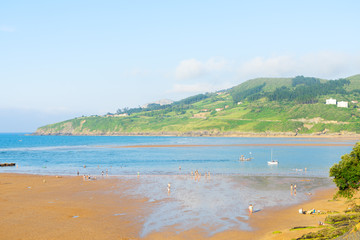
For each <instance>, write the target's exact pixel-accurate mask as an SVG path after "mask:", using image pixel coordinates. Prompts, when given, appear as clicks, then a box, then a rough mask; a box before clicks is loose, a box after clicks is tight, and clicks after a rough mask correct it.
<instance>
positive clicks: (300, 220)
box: [0, 174, 347, 239]
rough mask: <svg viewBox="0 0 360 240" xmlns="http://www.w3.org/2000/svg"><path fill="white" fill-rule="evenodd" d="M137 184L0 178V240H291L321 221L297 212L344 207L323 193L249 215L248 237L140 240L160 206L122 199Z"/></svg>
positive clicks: (163, 235)
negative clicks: (147, 223)
mask: <svg viewBox="0 0 360 240" xmlns="http://www.w3.org/2000/svg"><path fill="white" fill-rule="evenodd" d="M139 184H141V181H139V179H137V177H136V176H134V177H133V178H131V177H130V178H120V179H119V178H116V177H109V178H101V177H98V178H97V180H91V181H83V178H82V177H81V176H79V177H71V176H62V177H61V176H58V177H57V176H42V175H24V174H0V209H1V215H2V217H1V220H0V232H1V239H292V238H295V237H299V236H301V235H302V234H304V233H306V232H310V231H314V229H305V230H296V231H289V229H290V228H293V227H296V226H317V225H318V222H319V221H324V219H325V217H326V214H322V215H301V214H299V213H298V209H299V208H303V209H304V210H309V209H312V208H315V209H319V210H321V211H324V212H326V211H330V210H332V211H343V210H345V209H346V207H347V206H346V204H344V201H329V200H330V199H332V196H333V194H334V193H335V189H334V188H328V189H325V190H320V191H317V192H316V193H315V194H314V195H313V196H312V197H311V199H310V200H309V201H307V202H305V203H302V204H297V205H292V206H290V207H275V208H267V209H263V210H262V211H260V212H257V213H254V214H253V215H252V216H250V218H249V219H248V222H249V225H250V226H251V227H252V230H251V231H244V230H237V229H232V230H226V231H221V232H219V233H216V234H214V235H211V236H209V234H208V231H205V230H204V228H202V229H198V228H192V229H189V230H185V231H182V230H181V229H178V227H177V226H169V227H167V228H166V229H161V231H154V232H151V233H150V234H147V235H146V236H144V237H142V238H141V237H140V234H139V233H140V232H141V229H142V225H143V223H144V219H145V218H146V217H147V216H148V215H149V214H150V213H151V211H152V210H153V209H154V207H155V206H156V205H158V204H164V203H163V202H157V201H148V200H149V199H147V198H146V197H143V198H141V197H140V198H139V197H134V196H131V195H128V194H124V193H125V192H127V191H128V190H129V189H131V188H134V187H137V185H139ZM279 205H280V206H281V204H279ZM212 227H213V226H208V229H209V231H210V230H211V228H212ZM205 229H206V228H205ZM274 231H280V232H281V233H273V232H274Z"/></svg>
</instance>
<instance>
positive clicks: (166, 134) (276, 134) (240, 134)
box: [29, 131, 360, 140]
mask: <svg viewBox="0 0 360 240" xmlns="http://www.w3.org/2000/svg"><path fill="white" fill-rule="evenodd" d="M29 135H33V136H138V137H140V136H143V137H244V138H315V139H316V138H320V139H322V138H335V139H350V140H358V139H360V134H358V133H350V132H349V133H348V132H339V133H309V134H297V133H293V132H265V133H264V132H262V133H255V132H254V133H251V132H219V131H194V132H134V133H117V132H93V133H91V132H85V133H71V132H34V133H31V134H29Z"/></svg>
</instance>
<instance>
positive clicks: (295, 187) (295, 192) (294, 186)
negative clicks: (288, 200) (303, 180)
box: [294, 184, 296, 196]
mask: <svg viewBox="0 0 360 240" xmlns="http://www.w3.org/2000/svg"><path fill="white" fill-rule="evenodd" d="M294 196H296V184H294Z"/></svg>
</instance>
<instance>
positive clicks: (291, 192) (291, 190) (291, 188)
mask: <svg viewBox="0 0 360 240" xmlns="http://www.w3.org/2000/svg"><path fill="white" fill-rule="evenodd" d="M293 189H294V187H293V185H292V184H291V185H290V194H291V195H293Z"/></svg>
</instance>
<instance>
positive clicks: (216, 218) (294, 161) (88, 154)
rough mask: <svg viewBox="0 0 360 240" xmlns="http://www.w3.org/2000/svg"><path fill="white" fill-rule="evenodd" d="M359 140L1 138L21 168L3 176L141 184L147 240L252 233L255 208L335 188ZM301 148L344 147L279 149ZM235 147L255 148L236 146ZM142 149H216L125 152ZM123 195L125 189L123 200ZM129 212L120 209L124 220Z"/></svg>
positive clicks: (0, 156) (6, 154) (6, 158)
mask: <svg viewBox="0 0 360 240" xmlns="http://www.w3.org/2000/svg"><path fill="white" fill-rule="evenodd" d="M355 142H356V141H354V140H339V139H309V138H296V139H295V138H220V137H144V136H141V137H140V136H139V137H136V136H32V135H27V134H0V162H1V163H2V162H15V163H16V164H17V166H16V167H2V168H0V172H3V173H4V172H12V173H30V174H44V175H60V174H61V175H76V173H77V171H79V172H80V175H83V174H90V175H101V172H102V171H104V172H106V170H108V173H109V175H110V176H114V175H115V176H118V177H119V178H128V179H135V180H136V181H138V182H140V183H141V184H136V186H135V187H134V188H130V189H129V190H128V191H127V192H125V194H126V195H128V196H130V197H133V198H143V197H146V198H147V199H148V202H149V204H151V203H154V204H152V211H151V212H150V213H149V215H148V216H145V217H144V218H143V226H142V230H141V232H140V233H139V236H140V237H144V236H146V235H148V234H150V233H152V232H156V231H162V230H164V229H166V228H167V227H169V226H176V229H178V231H180V232H181V231H185V230H188V229H191V228H194V227H198V228H200V229H204V230H205V231H206V232H208V233H209V234H210V235H212V234H215V233H217V232H221V231H224V230H228V229H242V230H247V231H248V230H252V226H250V225H249V221H248V220H249V216H248V214H247V207H248V204H250V203H251V204H253V205H254V209H255V210H256V211H262V210H263V209H266V208H271V207H278V206H286V205H290V204H298V203H301V202H303V201H305V200H307V199H309V197H310V196H309V194H308V193H310V192H314V191H315V190H316V189H319V188H323V187H329V186H333V185H332V183H331V179H329V178H328V172H329V168H330V167H331V166H332V165H333V164H334V163H337V162H338V161H339V160H340V159H341V156H342V155H343V154H345V153H349V152H350V151H351V150H352V146H353V145H354V144H355ZM302 143H304V144H312V143H313V144H317V143H322V144H324V143H329V144H332V143H335V144H338V145H339V146H334V145H333V146H315V145H314V146H295V145H293V146H276V144H302ZM236 144H249V145H247V146H230V145H236ZM251 144H261V146H259V145H258V146H251ZM266 144H273V145H272V146H266ZM274 144H275V145H274ZM138 145H154V146H156V145H213V146H202V147H151V148H148V147H146V148H141V147H133V148H122V147H123V146H138ZM216 145H221V146H216ZM119 147H120V148H119ZM250 152H251V156H252V157H253V159H252V160H251V161H248V162H240V161H239V157H240V156H241V155H245V156H246V157H250ZM271 152H272V158H273V159H276V160H278V161H279V164H278V166H276V165H275V166H269V165H268V164H267V161H269V160H270V159H271ZM84 166H86V168H84ZM179 166H181V171H180V170H179ZM305 168H306V169H307V171H306V172H305ZM195 170H198V171H199V172H200V173H202V175H203V177H202V178H201V181H195V180H194V178H193V177H191V176H190V172H191V171H195ZM205 172H210V173H211V177H205V176H204V173H205ZM138 173H139V174H140V177H137V174H138ZM100 179H101V178H100ZM168 183H171V192H170V193H168V191H167V184H168ZM290 183H293V184H297V186H298V194H297V195H296V196H295V195H291V194H290V191H289V185H290ZM122 194H124V192H119V196H120V195H122ZM160 203H161V204H160ZM124 214H126V213H121V214H119V213H117V212H114V216H118V217H121V216H122V215H124ZM79 217H81V216H79Z"/></svg>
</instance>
